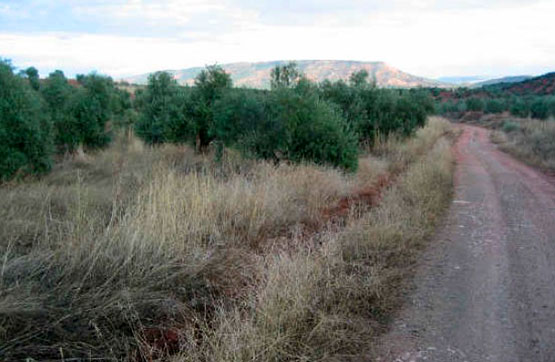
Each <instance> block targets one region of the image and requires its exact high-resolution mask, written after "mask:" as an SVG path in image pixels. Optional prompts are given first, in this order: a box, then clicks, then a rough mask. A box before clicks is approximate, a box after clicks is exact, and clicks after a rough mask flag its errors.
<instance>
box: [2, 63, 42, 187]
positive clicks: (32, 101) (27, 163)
mask: <svg viewBox="0 0 555 362" xmlns="http://www.w3.org/2000/svg"><path fill="white" fill-rule="evenodd" d="M51 152H52V132H51V125H50V119H49V118H48V112H46V110H45V105H44V103H43V102H42V100H41V98H40V96H39V94H38V93H37V92H35V91H34V90H33V89H32V88H31V87H30V85H29V83H28V82H26V81H25V80H23V79H22V78H20V77H17V76H16V75H14V73H13V69H12V67H11V65H10V64H9V63H8V62H6V61H3V60H1V59H0V180H7V179H9V178H11V177H13V176H14V174H15V173H16V172H17V171H19V170H22V171H23V172H24V173H42V172H46V171H48V170H49V169H50V167H51V158H50V155H51Z"/></svg>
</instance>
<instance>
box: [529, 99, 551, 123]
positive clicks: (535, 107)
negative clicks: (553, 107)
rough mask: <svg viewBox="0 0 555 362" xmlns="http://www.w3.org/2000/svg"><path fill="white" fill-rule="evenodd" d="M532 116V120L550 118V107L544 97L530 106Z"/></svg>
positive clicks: (535, 100)
mask: <svg viewBox="0 0 555 362" xmlns="http://www.w3.org/2000/svg"><path fill="white" fill-rule="evenodd" d="M530 115H531V116H532V118H537V119H547V117H549V105H548V103H547V100H546V99H544V98H543V97H538V98H536V99H534V101H533V102H532V103H531V104H530Z"/></svg>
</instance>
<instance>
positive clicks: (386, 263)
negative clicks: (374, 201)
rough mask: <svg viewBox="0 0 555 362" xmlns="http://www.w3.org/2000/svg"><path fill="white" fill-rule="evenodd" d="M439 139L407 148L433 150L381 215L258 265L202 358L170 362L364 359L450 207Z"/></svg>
mask: <svg viewBox="0 0 555 362" xmlns="http://www.w3.org/2000/svg"><path fill="white" fill-rule="evenodd" d="M436 126H441V127H444V125H443V124H441V125H440V124H436ZM432 134H433V136H432ZM437 134H441V132H438V133H435V131H433V132H431V131H430V130H427V131H424V132H422V133H421V134H419V136H417V138H416V139H415V140H414V141H413V142H411V143H412V144H408V145H407V146H406V150H415V149H419V148H420V146H421V145H423V144H428V145H431V150H429V151H428V152H425V153H424V155H423V156H422V154H421V158H420V159H419V160H418V161H415V162H413V163H412V164H411V165H410V166H409V168H408V171H407V172H406V173H405V174H404V175H403V176H402V177H401V179H400V180H399V182H398V183H397V184H396V185H395V186H394V187H392V188H390V189H389V190H388V191H387V192H386V193H385V195H384V198H383V201H382V203H381V204H380V206H379V207H377V208H375V209H372V210H371V211H370V212H369V213H367V214H366V215H364V216H363V217H362V218H361V219H357V220H353V221H352V223H351V225H349V226H348V227H347V228H346V229H344V230H341V231H339V232H328V233H325V235H324V236H320V237H319V238H318V244H319V247H318V248H306V247H299V248H298V249H296V250H294V251H293V252H290V253H280V254H277V255H272V256H271V257H269V258H266V259H264V260H262V261H261V262H260V263H261V266H260V269H261V270H263V274H262V275H263V278H262V282H261V283H260V286H259V287H258V289H257V291H256V292H255V293H253V294H251V295H249V296H248V297H247V298H246V299H245V300H244V301H243V304H242V305H240V306H239V307H235V308H234V309H232V310H231V311H230V310H227V309H221V310H219V311H218V317H217V321H218V322H217V323H218V325H219V327H218V328H217V329H216V330H214V331H213V332H211V333H208V334H207V335H208V337H207V339H208V341H207V343H206V346H205V347H206V349H204V350H201V351H200V352H199V354H196V355H195V354H193V353H191V351H190V350H189V351H187V352H185V353H183V354H182V355H180V356H179V357H178V358H176V360H180V361H181V360H184V361H189V360H191V361H197V360H198V361H201V360H217V361H247V360H250V361H259V360H260V361H286V360H287V361H289V360H298V361H323V360H326V361H329V360H337V361H345V360H360V359H361V358H363V357H364V356H366V357H368V355H369V354H370V353H371V347H372V340H373V338H375V337H376V335H377V334H378V333H379V332H380V331H381V330H383V328H384V326H385V324H386V323H387V321H388V317H389V316H390V315H391V312H392V310H394V309H395V308H396V307H397V305H398V303H399V287H400V285H401V282H402V280H403V278H404V277H405V276H406V273H407V271H408V266H410V265H411V263H413V262H414V260H415V258H416V256H417V253H418V250H420V249H421V247H422V246H423V245H424V242H425V240H427V239H428V238H429V236H430V235H431V233H432V232H433V230H434V226H435V225H436V223H437V221H438V219H439V218H440V216H441V215H442V212H443V211H444V210H445V208H446V206H447V205H448V202H449V200H450V193H451V189H452V178H451V176H452V170H453V159H452V157H451V153H450V148H449V143H448V142H447V141H446V140H445V139H443V138H441V139H439V141H438V139H437V138H435V139H434V137H435V135H437ZM436 141H437V142H436ZM401 153H402V152H401ZM407 155H408V153H407ZM195 352H196V351H195Z"/></svg>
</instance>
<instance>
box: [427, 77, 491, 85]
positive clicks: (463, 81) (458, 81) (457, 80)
mask: <svg viewBox="0 0 555 362" xmlns="http://www.w3.org/2000/svg"><path fill="white" fill-rule="evenodd" d="M487 79H488V78H487V77H482V76H477V75H474V76H461V77H456V76H455V77H440V78H437V80H438V81H440V82H442V83H449V84H454V85H467V84H475V83H478V82H481V81H484V80H487Z"/></svg>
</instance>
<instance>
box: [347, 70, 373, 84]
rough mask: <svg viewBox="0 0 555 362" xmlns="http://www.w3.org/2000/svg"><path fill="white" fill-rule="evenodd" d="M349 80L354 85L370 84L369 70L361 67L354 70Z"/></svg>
mask: <svg viewBox="0 0 555 362" xmlns="http://www.w3.org/2000/svg"><path fill="white" fill-rule="evenodd" d="M349 82H350V83H351V85H352V86H353V87H363V86H365V85H367V84H368V71H367V70H366V69H361V70H359V71H358V72H353V73H352V74H351V76H350V77H349Z"/></svg>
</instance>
